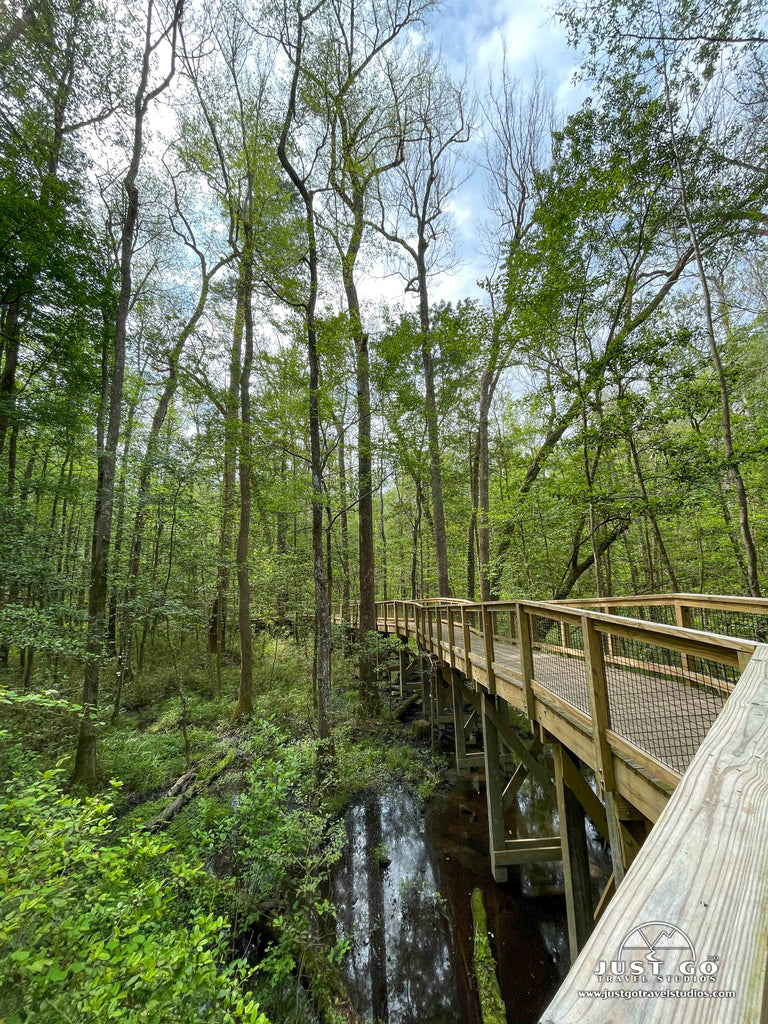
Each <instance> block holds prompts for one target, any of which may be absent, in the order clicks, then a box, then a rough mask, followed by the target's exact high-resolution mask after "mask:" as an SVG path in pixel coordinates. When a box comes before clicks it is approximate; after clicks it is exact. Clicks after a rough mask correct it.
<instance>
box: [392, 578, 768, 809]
mask: <svg viewBox="0 0 768 1024" xmlns="http://www.w3.org/2000/svg"><path fill="white" fill-rule="evenodd" d="M585 603H586V602H585ZM595 603H596V602H592V604H593V605H594V604H595ZM665 605H666V606H668V607H672V608H675V607H676V606H677V605H679V606H680V607H682V608H683V609H687V610H688V612H689V613H690V614H691V615H692V616H694V615H695V614H696V613H697V612H698V610H699V609H701V608H712V609H720V608H722V607H725V608H726V609H727V610H730V611H734V610H737V611H738V612H739V613H740V614H743V613H744V612H745V611H748V612H749V614H751V615H755V616H760V617H761V618H762V619H764V620H765V625H768V601H764V602H760V601H756V600H754V599H738V598H735V599H726V598H716V597H706V598H702V597H701V596H700V595H654V596H653V597H651V598H645V597H643V598H615V599H601V600H600V607H601V608H602V607H606V606H607V607H611V606H612V607H620V608H622V609H623V608H627V607H632V608H633V609H644V608H649V607H660V606H661V607H663V606H665ZM377 617H378V628H379V630H380V631H382V632H389V633H397V634H399V635H400V636H402V637H403V638H406V637H407V638H410V639H413V640H415V641H416V642H417V643H418V644H420V645H421V646H422V647H423V648H424V649H425V650H427V651H429V652H431V653H433V654H435V655H437V656H439V657H440V658H441V659H442V660H443V661H444V662H445V663H447V664H449V665H450V667H451V668H454V669H459V670H460V671H461V672H463V673H464V674H465V675H466V676H467V677H468V678H471V679H474V680H475V681H476V682H478V683H479V684H480V685H481V686H482V687H484V688H486V689H487V691H488V692H489V693H490V694H497V693H499V694H500V695H501V696H502V697H503V698H504V699H505V700H507V701H508V702H509V703H511V704H513V705H514V706H516V707H518V708H519V709H520V710H521V711H522V712H523V713H524V714H525V715H526V716H527V717H528V718H529V719H530V720H531V721H532V722H533V721H539V722H542V721H544V723H545V724H546V723H548V726H547V727H552V725H553V717H558V718H560V719H564V720H566V721H568V723H569V725H570V726H571V727H572V728H571V733H570V734H569V736H566V737H563V741H564V742H568V743H569V744H574V743H575V744H576V749H575V750H574V752H575V753H577V754H578V755H579V756H581V757H583V758H584V759H585V760H586V761H587V762H588V763H589V764H591V765H592V766H593V768H595V770H596V771H597V772H598V777H599V779H600V780H601V783H602V784H604V785H605V786H606V787H607V788H609V789H610V788H611V787H612V785H613V784H614V783H615V774H616V762H617V760H618V761H621V762H623V763H624V764H631V765H633V766H635V767H639V768H640V770H641V771H642V772H644V773H646V775H648V776H649V777H651V778H652V779H653V780H655V782H656V783H657V784H659V785H660V786H662V787H664V788H665V789H666V791H667V792H671V790H672V789H674V787H675V786H676V785H677V783H678V782H679V779H680V777H681V775H682V773H683V772H684V771H685V769H686V768H687V766H688V764H689V763H690V760H691V758H692V757H693V755H694V754H695V752H696V750H697V749H698V746H699V745H700V743H701V741H702V740H703V738H704V736H705V735H706V733H707V731H708V729H709V728H710V727H711V725H712V724H713V722H714V721H715V719H716V717H717V715H718V714H719V712H720V710H721V709H722V706H723V704H724V702H725V700H726V698H727V696H728V695H729V694H730V693H731V691H732V690H733V688H734V686H735V685H736V682H737V681H738V678H739V675H740V673H741V671H742V669H743V668H744V667H745V666H746V664H747V663H748V661H749V659H750V657H751V655H752V653H753V651H754V650H755V647H756V645H757V644H756V641H754V640H751V639H747V638H741V637H734V636H727V635H724V634H717V633H711V632H707V631H703V630H696V629H692V628H690V627H689V626H681V625H670V624H666V623H663V622H653V621H647V620H645V619H639V618H632V617H629V616H620V615H615V614H609V613H607V612H605V611H596V610H593V608H586V607H577V606H576V605H575V604H574V603H573V602H567V603H565V602H558V603H552V602H534V601H493V602H479V603H477V602H468V601H461V600H445V599H430V600H427V601H398V600H395V601H387V602H380V603H379V604H377ZM761 628H762V627H761ZM574 729H575V730H577V731H578V732H580V733H581V734H582V737H581V738H582V742H581V743H576V737H575V736H574V734H573V730H574ZM590 748H591V749H590ZM571 749H574V746H573V745H572V746H571ZM619 770H620V771H621V769H619ZM661 806H663V804H661V805H658V806H656V807H655V812H656V813H655V814H654V815H651V814H649V816H652V817H654V818H655V817H657V816H658V813H659V809H660V807H661Z"/></svg>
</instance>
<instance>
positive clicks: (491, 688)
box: [483, 604, 496, 695]
mask: <svg viewBox="0 0 768 1024" xmlns="http://www.w3.org/2000/svg"><path fill="white" fill-rule="evenodd" d="M483 641H484V642H485V668H486V672H487V673H488V692H489V693H490V694H491V695H495V693H496V674H495V672H494V671H493V655H494V647H493V612H492V611H491V609H490V608H489V607H488V605H487V604H484V605H483Z"/></svg>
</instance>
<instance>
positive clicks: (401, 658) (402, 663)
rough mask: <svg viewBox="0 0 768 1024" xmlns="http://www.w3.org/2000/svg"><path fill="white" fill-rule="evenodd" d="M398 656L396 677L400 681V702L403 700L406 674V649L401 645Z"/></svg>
mask: <svg viewBox="0 0 768 1024" xmlns="http://www.w3.org/2000/svg"><path fill="white" fill-rule="evenodd" d="M397 654H398V677H399V680H400V700H404V699H405V683H406V677H407V674H408V648H407V647H406V646H405V645H403V646H402V647H401V648H400V650H399V651H398V652H397Z"/></svg>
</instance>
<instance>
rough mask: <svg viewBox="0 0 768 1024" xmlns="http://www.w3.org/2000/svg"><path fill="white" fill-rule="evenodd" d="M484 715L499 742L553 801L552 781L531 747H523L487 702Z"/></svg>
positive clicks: (497, 712) (510, 727) (512, 731)
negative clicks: (490, 722) (495, 731)
mask: <svg viewBox="0 0 768 1024" xmlns="http://www.w3.org/2000/svg"><path fill="white" fill-rule="evenodd" d="M485 713H486V714H487V715H488V717H489V718H490V720H491V721H492V722H493V724H494V725H495V726H496V730H497V732H498V734H499V737H500V738H501V741H502V742H503V743H504V744H506V746H507V747H508V748H509V750H511V751H512V753H513V754H515V755H516V756H517V758H519V760H520V761H521V762H522V763H523V764H524V765H525V767H526V768H527V769H528V771H529V772H530V773H531V774H532V775H535V776H536V778H537V779H538V780H539V782H540V783H541V785H542V787H543V789H544V791H545V792H546V793H547V794H548V795H549V797H550V798H551V799H552V801H553V802H554V800H555V799H556V794H555V791H554V788H553V786H552V779H551V778H550V776H549V772H548V770H547V768H546V767H545V766H544V765H543V764H542V763H541V761H539V759H538V758H537V757H536V756H535V755H534V754H533V753H532V749H531V747H528V746H526V745H525V743H524V741H523V740H521V739H520V737H519V736H518V735H517V733H516V732H515V731H514V729H513V728H512V726H511V725H510V724H509V722H505V721H504V719H503V718H502V716H501V713H500V712H499V711H497V710H496V708H495V707H494V706H493V704H491V702H490V701H487V702H486V704H485Z"/></svg>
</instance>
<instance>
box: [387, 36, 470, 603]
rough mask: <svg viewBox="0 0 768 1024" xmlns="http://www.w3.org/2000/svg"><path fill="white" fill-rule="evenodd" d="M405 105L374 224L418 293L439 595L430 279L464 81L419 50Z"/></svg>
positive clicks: (442, 575)
mask: <svg viewBox="0 0 768 1024" xmlns="http://www.w3.org/2000/svg"><path fill="white" fill-rule="evenodd" d="M410 104H411V108H412V109H411V111H410V113H409V120H410V122H411V125H410V126H409V130H410V132H411V133H412V135H413V137H412V139H411V140H410V142H409V145H408V146H407V148H406V152H405V159H404V160H403V161H402V162H401V163H399V164H398V166H397V168H396V169H395V173H394V174H393V176H392V184H391V185H390V190H389V191H388V192H384V193H380V195H379V207H380V210H379V213H380V215H379V218H378V220H377V222H376V227H377V229H378V230H379V231H380V232H381V233H382V234H383V235H384V237H385V238H387V239H389V241H391V242H394V243H395V244H396V245H397V246H399V248H400V249H401V250H402V251H403V252H404V254H405V256H406V259H407V260H408V262H409V263H410V264H411V266H410V269H409V271H408V272H407V275H406V280H407V283H406V290H408V291H413V292H415V293H416V294H417V295H418V300H419V325H420V330H421V359H422V367H423V372H424V415H425V420H426V425H427V439H428V446H429V479H430V487H431V492H432V520H433V524H434V532H435V551H436V555H437V585H438V591H439V593H440V595H441V596H446V597H447V596H448V595H449V594H450V582H449V578H448V542H447V538H446V530H445V508H444V504H443V478H442V471H441V468H440V427H439V423H438V413H437V399H436V387H435V369H434V351H433V337H432V329H431V323H430V302H429V281H430V278H432V277H433V276H434V275H435V274H436V273H438V272H445V271H446V270H448V269H449V268H450V266H451V263H452V262H453V259H454V257H455V254H454V250H453V247H452V245H451V236H452V229H451V224H450V218H449V216H448V204H449V201H450V199H451V197H452V196H453V194H454V193H455V192H456V190H457V188H458V187H459V185H460V184H461V182H462V180H463V179H462V176H461V175H460V173H459V172H458V158H457V147H458V146H460V145H463V144H464V143H466V142H467V141H468V140H469V135H470V119H469V117H468V114H467V109H466V97H465V90H464V86H463V85H461V84H459V85H457V84H456V83H455V82H453V81H452V80H451V79H450V78H449V77H448V76H447V74H446V72H445V71H444V69H443V68H442V65H441V63H440V61H439V59H438V58H436V57H434V56H433V55H430V54H426V55H424V56H423V57H422V61H421V67H420V69H419V74H418V78H417V82H416V84H415V88H414V89H413V90H412V96H411V98H410Z"/></svg>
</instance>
